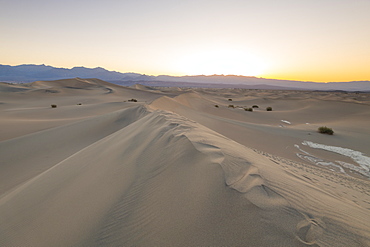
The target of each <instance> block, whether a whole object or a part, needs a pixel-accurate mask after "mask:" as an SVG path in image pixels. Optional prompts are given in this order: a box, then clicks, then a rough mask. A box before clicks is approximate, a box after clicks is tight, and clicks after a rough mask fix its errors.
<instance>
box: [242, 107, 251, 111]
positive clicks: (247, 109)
mask: <svg viewBox="0 0 370 247" xmlns="http://www.w3.org/2000/svg"><path fill="white" fill-rule="evenodd" d="M244 111H253V108H250V107H249V108H244Z"/></svg>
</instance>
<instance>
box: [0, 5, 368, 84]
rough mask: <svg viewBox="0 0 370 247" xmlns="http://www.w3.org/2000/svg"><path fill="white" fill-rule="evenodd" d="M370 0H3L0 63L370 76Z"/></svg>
mask: <svg viewBox="0 0 370 247" xmlns="http://www.w3.org/2000/svg"><path fill="white" fill-rule="evenodd" d="M369 13H370V0H227V1H226V0H222V1H221V0H150V1H149V0H130V1H129V0H121V1H118V0H104V1H102V0H63V1H60V0H0V64H4V65H20V64H46V65H51V66H54V67H64V68H72V67H75V66H84V67H88V68H95V67H103V68H105V69H108V70H114V71H119V72H136V73H141V74H147V75H164V74H166V75H175V76H180V75H201V74H204V75H212V74H225V75H227V74H234V75H244V76H256V77H264V78H274V79H285V80H300V81H315V82H336V81H338V82H339V81H360V80H370V14H369Z"/></svg>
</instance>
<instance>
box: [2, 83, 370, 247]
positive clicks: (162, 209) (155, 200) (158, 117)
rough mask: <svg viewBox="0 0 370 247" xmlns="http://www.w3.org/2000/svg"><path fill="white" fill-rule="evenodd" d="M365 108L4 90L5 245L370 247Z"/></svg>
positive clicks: (55, 87)
mask: <svg viewBox="0 0 370 247" xmlns="http://www.w3.org/2000/svg"><path fill="white" fill-rule="evenodd" d="M130 99H137V101H138V102H129V101H128V100H130ZM52 104H56V105H57V107H56V108H51V105H52ZM215 105H217V106H218V107H215ZM230 105H234V107H229V106H230ZM253 105H257V106H258V108H257V107H255V108H253V109H254V111H253V112H249V111H245V110H244V108H245V107H252V106H253ZM269 106H270V107H272V109H273V110H272V111H271V112H268V111H266V110H265V109H266V107H269ZM369 109H370V96H369V94H356V93H340V92H299V91H268V90H240V89H176V88H149V87H145V86H141V85H137V86H136V87H134V88H126V87H120V86H117V85H113V84H110V83H107V82H104V81H100V80H97V79H88V80H87V79H79V78H76V79H68V80H60V81H52V82H34V83H32V84H25V85H10V84H0V114H1V115H0V218H1V221H0V245H1V246H370V182H369V177H368V176H367V175H368V173H367V172H368V171H369V170H368V169H369V167H367V163H366V162H362V161H363V160H365V161H367V158H368V157H369V156H370V149H369V146H368V143H369V141H370V133H369V132H370V129H369V128H368V123H369V120H370V111H369ZM320 126H328V127H331V128H333V129H334V131H335V133H334V135H333V136H328V135H322V134H319V133H317V132H316V130H317V128H318V127H320ZM320 145H321V146H320ZM335 148H336V149H335ZM332 150H334V151H332ZM338 150H339V151H338ZM340 150H342V151H343V150H345V151H346V152H345V153H343V152H342V153H343V154H341V152H340ZM336 151H338V152H336ZM351 151H353V152H358V153H355V154H358V155H359V154H361V155H362V156H361V159H356V158H353V157H354V156H353V155H352V156H353V157H352V156H351ZM358 155H357V156H356V157H360V156H358ZM351 157H352V158H351ZM363 157H365V158H363ZM357 162H359V163H357ZM329 163H331V165H330V164H329ZM366 171H367V172H366Z"/></svg>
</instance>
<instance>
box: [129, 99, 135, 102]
mask: <svg viewBox="0 0 370 247" xmlns="http://www.w3.org/2000/svg"><path fill="white" fill-rule="evenodd" d="M128 102H137V99H129V100H128Z"/></svg>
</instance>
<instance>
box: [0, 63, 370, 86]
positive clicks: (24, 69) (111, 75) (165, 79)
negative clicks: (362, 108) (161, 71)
mask: <svg viewBox="0 0 370 247" xmlns="http://www.w3.org/2000/svg"><path fill="white" fill-rule="evenodd" d="M75 77H80V78H98V79H101V80H105V81H108V82H112V83H116V84H120V85H124V86H131V85H134V84H137V83H140V84H142V85H147V86H166V87H170V86H173V87H217V88H248V89H294V90H328V91H334V90H342V91H370V81H353V82H329V83H315V82H302V81H289V80H276V79H265V78H257V77H251V76H236V75H226V76H225V75H211V76H205V75H197V76H168V75H160V76H148V75H144V74H138V73H120V72H116V71H108V70H106V69H104V68H100V67H98V68H85V67H74V68H72V69H66V68H55V67H52V66H47V65H44V64H42V65H34V64H24V65H18V66H10V65H0V81H2V82H11V83H24V82H33V81H41V80H43V81H47V80H58V79H66V78H75Z"/></svg>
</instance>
